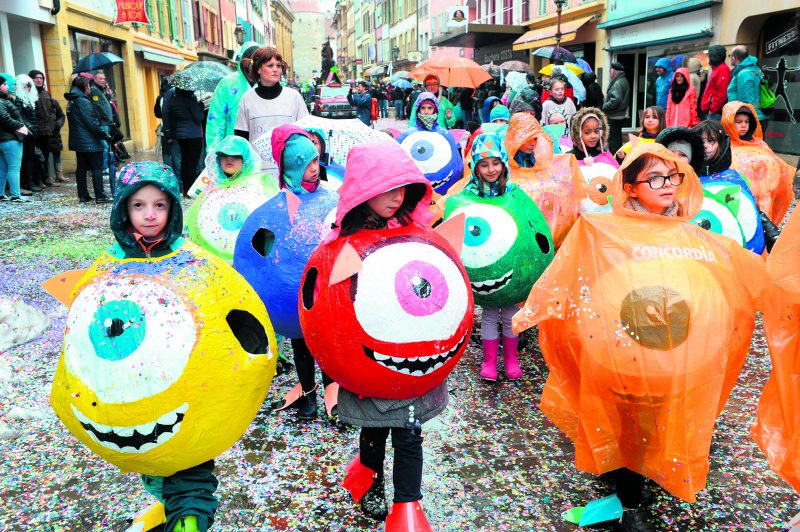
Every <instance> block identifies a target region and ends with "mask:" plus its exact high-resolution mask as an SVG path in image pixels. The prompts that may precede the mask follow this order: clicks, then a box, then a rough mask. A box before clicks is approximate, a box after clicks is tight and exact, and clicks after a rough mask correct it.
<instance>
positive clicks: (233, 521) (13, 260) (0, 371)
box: [0, 154, 800, 531]
mask: <svg viewBox="0 0 800 532" xmlns="http://www.w3.org/2000/svg"><path fill="white" fill-rule="evenodd" d="M146 155H147V154H145V156H146ZM109 209H110V207H109V206H108V205H94V204H86V205H80V206H79V205H78V202H77V195H76V193H75V186H74V185H71V186H63V187H61V188H59V189H55V190H50V191H47V192H44V193H40V194H38V197H37V198H36V201H35V202H34V203H33V204H31V205H10V204H3V205H0V212H2V217H1V218H0V235H2V236H0V243H2V251H0V294H3V295H13V296H18V297H21V298H22V299H23V300H24V301H25V302H27V303H29V304H30V305H32V306H34V307H36V308H37V309H39V310H41V311H43V312H45V313H46V314H47V315H48V316H49V317H50V319H51V321H52V327H51V328H50V329H48V330H47V331H46V332H45V333H44V335H43V336H41V337H40V338H37V339H36V340H34V341H32V342H30V343H28V344H25V345H22V346H19V347H16V348H14V349H11V350H9V351H7V352H5V353H0V428H2V429H3V434H6V433H7V431H6V428H7V429H8V431H10V432H11V433H12V434H13V436H15V437H10V438H8V439H5V438H3V437H0V454H1V455H2V456H3V460H2V461H1V462H0V500H2V501H3V503H2V508H3V511H1V512H0V530H53V529H57V530H58V529H63V530H123V529H124V528H125V527H126V525H127V524H128V522H129V520H130V518H131V517H132V515H133V514H134V513H135V512H137V511H139V510H141V509H143V508H144V507H146V506H147V505H149V504H150V502H152V500H151V498H150V497H149V495H147V494H146V493H145V491H144V489H142V487H141V484H140V482H139V479H138V477H137V476H136V475H123V474H121V473H119V471H118V470H116V469H115V468H114V467H112V466H110V465H109V464H107V463H105V462H103V461H102V460H100V459H99V458H97V457H96V456H95V455H93V454H92V453H90V452H89V451H88V450H87V449H86V448H84V447H83V446H82V445H81V444H79V443H78V441H77V440H75V439H74V438H73V437H72V436H71V435H70V434H69V433H68V432H67V431H66V429H64V427H63V426H62V425H61V424H60V423H59V422H58V419H57V418H56V416H55V414H53V412H52V409H51V408H50V406H49V390H50V383H51V381H52V378H53V374H54V372H55V368H56V363H57V361H58V356H59V352H60V349H61V339H62V335H63V329H64V321H65V317H66V310H65V309H64V307H63V306H61V305H60V304H59V303H58V302H57V301H55V300H54V299H52V298H51V297H50V296H48V295H47V294H45V293H44V291H43V290H42V289H41V288H40V286H39V285H40V283H41V282H43V281H44V280H46V279H48V278H49V277H52V276H53V275H56V274H57V273H59V272H62V271H64V270H69V269H75V268H83V267H86V266H88V265H89V263H90V262H91V261H92V260H93V259H94V258H95V257H96V256H97V255H98V254H99V253H100V252H101V251H103V250H104V249H105V248H107V247H108V245H109V244H110V243H111V242H112V240H111V235H110V232H109V230H108V213H109ZM698 355H702V354H698ZM479 357H480V353H479V349H478V345H477V344H476V343H474V341H473V343H472V344H471V345H470V347H469V349H468V351H467V353H466V354H465V355H464V358H463V359H462V362H461V363H460V364H459V367H458V368H457V369H456V371H455V373H454V375H453V376H452V377H451V379H450V388H451V395H450V405H449V407H448V408H447V410H446V411H445V412H444V413H443V414H442V415H441V416H440V417H439V418H437V419H435V420H434V421H432V422H430V423H428V424H426V425H425V427H424V433H423V435H424V436H425V443H424V452H425V473H424V484H423V494H424V496H425V498H424V500H423V501H422V505H423V508H424V509H425V512H426V514H427V516H428V519H429V520H430V521H431V523H432V525H433V527H434V529H435V530H444V531H451V530H452V531H463V530H492V531H506V530H531V529H536V530H575V529H576V528H577V527H576V526H575V525H571V524H569V523H567V522H566V521H564V520H562V518H561V513H562V512H563V511H564V510H566V509H568V508H570V507H572V506H582V505H584V504H585V503H587V502H588V501H590V500H593V499H596V498H599V497H602V496H605V495H608V494H609V493H612V492H613V486H611V485H608V484H606V483H604V482H603V481H602V480H601V479H598V478H596V477H594V476H592V475H587V474H584V473H580V472H578V471H576V470H575V468H574V466H573V464H572V459H573V450H572V445H571V443H570V442H569V440H568V439H567V438H566V437H565V436H564V435H563V434H562V433H561V432H560V431H559V430H558V429H557V428H556V427H555V426H553V425H552V424H551V423H550V422H549V421H548V420H547V419H546V418H545V417H544V416H543V415H542V413H541V412H540V411H539V410H538V408H537V404H538V401H539V396H540V394H541V390H542V387H543V386H544V382H545V379H546V376H547V369H546V365H545V364H544V361H543V360H542V356H541V353H539V352H538V349H537V348H536V341H535V337H531V341H530V343H529V344H528V346H527V347H526V348H525V349H524V350H523V353H522V356H521V365H522V368H523V370H524V372H525V375H524V378H523V379H522V380H520V381H517V382H513V383H511V382H508V381H503V380H501V381H498V383H496V384H494V385H489V384H484V383H483V382H481V381H480V379H479V378H478V371H479V366H480V360H479ZM9 368H10V371H7V370H8V369H9ZM769 369H770V364H769V355H768V352H767V346H766V341H765V339H764V333H763V328H762V325H761V323H760V320H759V321H758V324H757V329H756V332H755V335H754V338H753V344H752V348H751V352H750V356H749V358H748V361H747V363H746V365H745V367H744V370H743V371H742V374H741V376H740V378H739V382H738V383H737V386H736V387H735V388H734V390H733V393H732V394H731V398H730V400H729V401H728V404H727V406H726V407H725V410H724V411H723V413H722V415H721V417H720V419H719V421H718V423H717V430H716V434H715V437H714V441H713V443H712V446H711V470H710V474H709V476H708V488H707V490H705V491H703V492H701V493H700V494H699V495H698V502H697V503H696V504H687V503H683V502H681V501H680V500H678V499H675V498H674V497H672V496H670V495H669V494H667V493H666V492H664V491H663V490H661V489H660V488H658V487H657V486H655V485H654V484H650V488H651V489H652V491H653V493H654V502H653V503H652V505H651V506H650V507H649V514H650V519H651V521H652V522H653V524H657V525H658V527H659V529H660V530H669V531H688V530H691V531H695V530H696V531H700V530H704V531H705V530H777V529H780V527H781V526H782V524H783V523H784V522H786V521H787V520H788V519H789V518H790V517H792V516H793V515H795V514H796V513H797V511H798V510H799V509H800V499H798V496H797V494H796V493H795V492H794V491H793V490H792V489H791V488H790V487H789V486H788V485H787V484H785V483H784V482H783V481H781V480H780V479H779V478H778V477H777V476H776V475H775V474H774V473H772V472H771V471H770V470H769V468H768V466H767V463H766V459H765V458H764V455H763V454H762V453H761V451H760V450H759V449H758V447H757V446H756V444H755V443H754V442H753V441H752V439H751V438H750V436H749V434H748V431H749V428H750V425H751V424H752V422H753V419H754V416H755V408H756V404H757V401H758V397H759V396H760V393H761V389H762V387H763V385H764V382H765V381H766V377H767V374H768V372H769ZM293 384H294V378H293V376H292V374H289V375H281V376H279V377H277V378H276V379H275V382H274V383H273V388H272V390H271V391H270V394H269V396H268V397H267V400H266V401H265V406H264V407H263V408H262V410H261V412H260V413H259V414H258V416H257V417H256V419H255V421H254V422H253V423H252V424H251V426H250V429H249V430H248V432H247V433H246V434H245V436H244V437H243V438H242V439H241V440H240V441H239V442H238V443H237V444H236V445H235V446H234V447H233V448H232V449H230V450H229V451H227V452H226V453H224V454H223V455H222V456H220V457H219V458H218V459H217V461H216V464H217V475H218V477H219V479H220V487H219V490H218V491H217V495H218V496H219V498H220V501H221V503H220V507H219V510H218V513H217V516H216V523H215V526H214V529H215V530H237V531H238V530H330V531H341V530H348V531H362V530H363V531H372V530H382V525H381V524H379V523H376V522H374V521H371V520H369V519H367V518H364V517H362V516H361V514H360V512H359V509H358V507H357V505H354V504H352V502H350V501H349V499H348V496H347V494H346V492H345V491H344V489H342V488H341V487H339V485H338V484H339V482H340V481H341V479H342V477H343V473H344V468H345V465H346V464H347V462H348V461H349V460H350V458H351V457H352V456H353V455H354V453H355V452H356V442H357V435H358V432H357V430H356V429H353V428H347V427H340V426H336V425H333V424H331V423H330V422H328V421H327V420H323V419H320V420H318V421H316V422H312V423H309V424H300V423H297V422H296V421H295V419H294V413H293V412H291V411H289V412H284V413H280V414H270V413H268V408H267V405H269V404H270V403H271V402H272V401H274V400H276V399H278V398H279V397H281V396H282V395H283V394H284V393H285V392H286V391H287V390H288V389H289V388H290V387H291V386H292V385H293ZM320 411H322V404H321V401H320ZM30 412H33V413H36V414H37V415H30V416H29V415H13V414H22V413H30ZM6 426H7V427H6ZM387 456H388V457H391V452H388V453H387ZM386 471H387V472H389V471H391V460H388V461H387V464H386ZM387 478H390V476H388V477H387ZM387 490H388V492H389V494H391V491H392V488H391V483H390V482H387ZM390 496H391V495H390Z"/></svg>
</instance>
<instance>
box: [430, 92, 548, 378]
mask: <svg viewBox="0 0 800 532" xmlns="http://www.w3.org/2000/svg"><path fill="white" fill-rule="evenodd" d="M495 109H497V107H495ZM470 166H471V168H472V176H471V178H470V182H469V184H468V185H467V186H466V187H465V188H464V191H463V192H461V193H460V194H458V195H456V196H453V197H450V198H449V199H448V200H447V204H446V208H445V216H446V218H449V217H451V216H453V215H454V214H459V213H462V212H463V213H464V214H465V215H466V216H467V221H466V227H465V232H464V235H465V241H464V247H463V248H462V252H461V259H462V261H463V262H464V265H465V266H466V267H467V272H468V273H469V276H470V282H471V284H472V291H473V295H474V297H475V301H476V303H478V304H480V305H481V306H482V307H483V313H482V317H481V337H482V343H483V363H482V364H481V372H480V375H481V378H482V379H484V380H486V381H489V382H494V381H496V380H497V354H498V352H499V349H500V337H499V334H498V325H499V324H501V323H502V332H503V364H504V367H505V375H506V377H507V378H508V379H509V380H517V379H519V378H520V377H522V370H521V369H520V367H519V361H518V360H517V342H518V338H517V335H516V334H515V333H514V331H513V330H512V329H511V318H513V317H514V314H516V312H517V310H519V307H517V305H516V304H517V303H518V302H519V301H521V300H522V299H523V298H524V297H525V295H526V293H527V292H528V291H529V289H530V287H531V286H533V283H534V282H536V279H537V278H538V277H539V275H541V273H542V272H543V271H544V269H545V267H547V265H548V264H549V263H550V261H551V260H552V258H553V244H552V237H551V236H550V231H549V227H548V226H547V222H546V221H545V219H544V216H542V214H541V212H540V211H539V209H538V207H536V205H535V204H534V203H533V202H532V201H531V199H530V198H528V197H527V195H526V194H525V193H524V192H523V191H522V190H520V189H519V188H518V187H517V186H516V185H515V184H514V183H512V182H511V181H510V179H509V175H508V152H506V150H505V146H504V145H503V138H502V137H501V136H500V135H498V134H496V133H484V134H483V135H480V136H478V138H477V139H475V143H474V144H473V147H472V162H471V165H470ZM476 196H477V198H476ZM478 198H480V199H478ZM518 220H519V222H518ZM519 226H522V227H519ZM487 270H488V272H487Z"/></svg>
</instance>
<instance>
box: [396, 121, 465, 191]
mask: <svg viewBox="0 0 800 532" xmlns="http://www.w3.org/2000/svg"><path fill="white" fill-rule="evenodd" d="M398 141H399V142H400V146H402V147H403V149H404V150H405V151H406V152H407V153H408V154H409V155H411V158H412V159H413V160H414V162H415V163H417V166H418V167H419V169H420V171H421V172H422V173H423V174H425V177H426V178H427V179H428V181H430V182H431V187H433V190H434V192H436V193H437V194H444V193H446V192H447V189H449V188H450V186H452V185H453V184H454V183H455V182H456V181H458V180H459V179H461V177H462V173H463V172H464V161H463V159H462V158H461V154H459V153H458V146H457V145H456V142H455V140H454V139H453V136H452V135H451V134H450V133H449V132H447V131H414V132H412V133H408V134H406V135H403V136H401V137H400V138H399V139H398Z"/></svg>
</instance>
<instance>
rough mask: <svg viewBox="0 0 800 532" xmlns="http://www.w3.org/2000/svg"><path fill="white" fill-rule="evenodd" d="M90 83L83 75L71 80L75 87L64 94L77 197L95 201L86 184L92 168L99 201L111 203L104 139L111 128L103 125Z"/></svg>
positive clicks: (108, 136)
mask: <svg viewBox="0 0 800 532" xmlns="http://www.w3.org/2000/svg"><path fill="white" fill-rule="evenodd" d="M91 92H92V86H91V82H90V81H89V80H88V79H87V78H85V77H82V76H77V77H76V78H75V79H74V80H72V88H71V89H70V91H69V92H68V93H66V94H65V95H64V98H65V99H66V100H67V120H68V121H69V149H70V150H72V151H74V152H75V157H76V159H77V163H78V167H77V169H76V170H75V180H76V181H77V183H78V199H79V200H80V202H81V203H86V202H89V201H92V198H91V197H90V196H89V188H88V187H87V186H86V174H87V173H88V172H89V170H91V171H92V186H93V188H94V197H95V201H97V203H109V202H111V198H109V197H108V196H106V194H105V192H104V191H103V151H104V150H105V148H104V147H103V140H104V139H105V140H109V139H110V138H111V136H110V135H109V131H108V128H107V127H106V126H103V125H101V122H100V117H99V116H98V114H97V111H96V110H95V108H94V105H92V102H91V101H90V100H89V94H90V93H91Z"/></svg>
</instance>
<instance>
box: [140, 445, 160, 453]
mask: <svg viewBox="0 0 800 532" xmlns="http://www.w3.org/2000/svg"><path fill="white" fill-rule="evenodd" d="M156 445H158V443H145V444H144V445H142V446H141V447H139V452H140V453H146V452H147V451H149V450H150V449H153V448H155V447H156Z"/></svg>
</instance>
